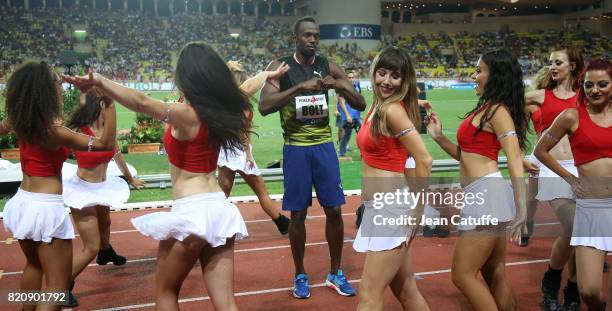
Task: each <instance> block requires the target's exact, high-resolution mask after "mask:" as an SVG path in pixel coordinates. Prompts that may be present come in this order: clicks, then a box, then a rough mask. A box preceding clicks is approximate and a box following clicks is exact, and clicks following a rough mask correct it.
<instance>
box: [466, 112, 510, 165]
mask: <svg viewBox="0 0 612 311" xmlns="http://www.w3.org/2000/svg"><path fill="white" fill-rule="evenodd" d="M486 107H487V105H485V106H483V107H482V108H481V109H480V110H478V111H476V112H475V113H473V114H472V115H470V116H469V117H467V118H466V119H465V120H463V122H461V125H459V128H458V129H457V143H458V144H459V148H461V151H465V152H469V153H476V154H479V155H481V156H485V157H487V158H489V159H491V160H493V161H497V156H498V154H499V150H500V149H501V144H500V143H499V141H498V140H497V136H496V135H495V134H494V133H490V132H486V131H484V130H481V131H478V128H477V127H475V126H474V125H473V124H472V119H474V115H476V114H478V113H480V112H481V111H484V110H485V109H486Z"/></svg>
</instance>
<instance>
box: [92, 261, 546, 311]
mask: <svg viewBox="0 0 612 311" xmlns="http://www.w3.org/2000/svg"><path fill="white" fill-rule="evenodd" d="M543 262H548V259H536V260H526V261H516V262H509V263H506V266H509V267H511V266H523V265H530V264H536V263H543ZM450 272H451V270H450V269H442V270H433V271H425V272H417V273H415V274H414V275H415V276H416V277H423V276H426V275H436V274H445V273H450ZM359 282H361V279H356V280H351V281H349V283H359ZM324 286H326V285H325V283H318V284H313V285H310V288H318V287H324ZM291 290H293V287H281V288H271V289H264V290H256V291H247V292H238V293H234V296H235V297H242V296H255V295H265V294H271V293H278V292H286V291H291ZM204 300H210V297H209V296H202V297H193V298H183V299H179V301H178V302H179V303H186V302H195V301H204ZM154 306H155V303H144V304H138V305H129V306H122V307H111V308H107V309H95V310H94V311H115V310H132V309H136V308H147V307H154Z"/></svg>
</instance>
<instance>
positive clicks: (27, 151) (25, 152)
mask: <svg viewBox="0 0 612 311" xmlns="http://www.w3.org/2000/svg"><path fill="white" fill-rule="evenodd" d="M19 153H20V154H19V159H20V160H21V170H22V171H23V172H24V173H25V174H26V175H28V176H37V177H48V176H57V175H60V174H61V173H62V166H63V165H64V161H66V159H68V156H69V155H70V149H69V148H66V147H61V148H59V149H57V150H56V151H48V150H45V149H43V148H41V147H40V146H39V145H33V144H28V143H25V142H22V141H20V142H19Z"/></svg>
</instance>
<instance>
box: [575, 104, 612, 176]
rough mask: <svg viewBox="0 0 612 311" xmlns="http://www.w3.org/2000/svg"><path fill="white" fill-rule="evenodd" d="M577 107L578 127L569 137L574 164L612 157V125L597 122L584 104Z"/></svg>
mask: <svg viewBox="0 0 612 311" xmlns="http://www.w3.org/2000/svg"><path fill="white" fill-rule="evenodd" d="M577 109H578V128H577V129H576V131H575V132H574V134H572V135H571V136H570V137H569V141H570V146H571V147H572V154H573V155H574V165H575V166H578V165H581V164H585V163H589V162H592V161H595V160H597V159H601V158H612V139H610V137H612V126H611V127H601V126H599V125H597V124H595V122H593V120H591V116H589V112H588V111H587V109H586V107H585V106H584V105H578V108H577ZM606 137H607V138H606Z"/></svg>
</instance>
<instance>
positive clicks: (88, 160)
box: [63, 89, 144, 307]
mask: <svg viewBox="0 0 612 311" xmlns="http://www.w3.org/2000/svg"><path fill="white" fill-rule="evenodd" d="M111 102H112V100H111V99H110V98H109V97H107V96H104V94H103V93H102V92H100V91H99V90H96V89H92V90H89V91H88V92H87V93H86V96H85V103H84V105H82V106H79V107H78V108H77V110H76V111H75V112H74V113H73V114H72V116H71V118H70V120H68V122H67V124H66V126H67V127H68V128H71V129H73V130H75V131H80V132H81V133H83V134H85V135H89V136H93V137H96V136H97V134H96V133H100V132H101V130H102V128H103V127H104V123H105V120H104V116H103V115H101V114H100V112H101V110H102V106H103V105H108V104H109V103H111ZM118 148H119V147H118V144H117V145H116V147H115V150H111V151H81V150H75V152H74V154H75V157H76V161H77V165H78V170H77V172H76V174H75V175H74V176H64V181H63V186H64V193H63V197H64V204H66V206H69V207H70V209H71V214H72V218H73V219H74V223H75V224H76V227H77V229H78V231H79V235H80V236H81V240H83V249H82V250H81V252H80V253H78V254H76V255H75V256H74V260H73V268H72V283H71V286H70V296H69V302H68V304H67V306H68V307H76V306H78V301H77V300H76V298H75V297H74V295H72V288H73V287H74V280H75V279H76V277H77V276H78V275H79V274H80V273H81V272H82V271H83V270H85V268H86V267H87V265H89V264H90V263H91V261H93V259H94V258H95V257H96V255H97V256H98V258H97V260H96V263H97V264H99V265H105V264H107V263H108V262H113V264H115V265H117V266H120V265H123V264H125V262H126V259H125V257H123V256H119V255H117V253H115V250H114V249H113V248H112V246H111V245H110V224H111V218H110V207H119V206H120V205H121V204H123V203H125V202H127V200H128V198H129V197H130V188H129V186H128V184H127V183H126V182H125V181H124V180H123V179H121V178H119V177H116V176H107V175H106V170H107V167H108V164H109V162H110V161H111V160H112V159H114V160H115V162H117V166H118V167H119V169H120V170H121V172H122V173H123V175H124V176H125V177H126V179H127V181H128V182H129V183H130V184H131V185H132V186H134V187H135V188H136V189H138V188H139V187H142V186H143V185H144V183H143V182H142V181H141V180H139V179H137V178H134V177H133V176H132V175H131V174H130V171H129V170H128V167H127V164H126V163H125V160H124V159H123V156H122V155H121V152H119V151H117V149H118Z"/></svg>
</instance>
